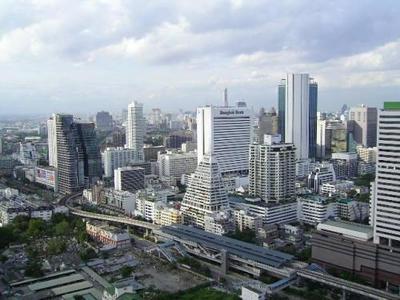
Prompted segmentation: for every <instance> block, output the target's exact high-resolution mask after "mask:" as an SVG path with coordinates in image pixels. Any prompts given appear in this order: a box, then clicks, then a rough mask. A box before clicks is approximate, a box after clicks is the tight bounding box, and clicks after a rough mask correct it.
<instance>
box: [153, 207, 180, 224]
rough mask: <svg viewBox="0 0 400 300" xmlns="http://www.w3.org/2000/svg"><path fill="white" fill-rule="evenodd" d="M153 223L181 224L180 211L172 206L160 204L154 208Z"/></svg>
mask: <svg viewBox="0 0 400 300" xmlns="http://www.w3.org/2000/svg"><path fill="white" fill-rule="evenodd" d="M153 223H155V224H158V225H161V226H169V225H172V224H183V216H182V212H181V211H180V210H179V209H176V208H174V207H168V206H161V205H160V206H159V207H157V208H156V211H155V217H154V220H153Z"/></svg>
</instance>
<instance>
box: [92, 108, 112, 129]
mask: <svg viewBox="0 0 400 300" xmlns="http://www.w3.org/2000/svg"><path fill="white" fill-rule="evenodd" d="M96 128H97V130H99V131H108V130H112V128H113V119H112V116H111V115H110V113H109V112H107V111H100V112H98V113H97V114H96Z"/></svg>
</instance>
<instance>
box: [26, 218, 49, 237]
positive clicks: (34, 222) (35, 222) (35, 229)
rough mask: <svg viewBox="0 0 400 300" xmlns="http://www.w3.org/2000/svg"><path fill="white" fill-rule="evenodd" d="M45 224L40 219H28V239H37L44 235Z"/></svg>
mask: <svg viewBox="0 0 400 300" xmlns="http://www.w3.org/2000/svg"><path fill="white" fill-rule="evenodd" d="M45 231H46V223H45V222H44V221H43V220H42V219H30V220H29V225H28V230H27V234H28V236H29V237H39V236H42V235H44V233H45Z"/></svg>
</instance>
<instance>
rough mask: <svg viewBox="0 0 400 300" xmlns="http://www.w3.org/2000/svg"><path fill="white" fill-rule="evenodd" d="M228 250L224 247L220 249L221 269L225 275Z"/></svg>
mask: <svg viewBox="0 0 400 300" xmlns="http://www.w3.org/2000/svg"><path fill="white" fill-rule="evenodd" d="M228 264H229V262H228V251H226V250H225V249H223V250H222V251H221V271H222V274H224V275H226V273H227V272H228Z"/></svg>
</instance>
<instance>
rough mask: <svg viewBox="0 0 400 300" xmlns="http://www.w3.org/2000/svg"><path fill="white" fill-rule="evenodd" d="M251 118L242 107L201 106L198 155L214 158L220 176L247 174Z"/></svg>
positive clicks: (198, 125) (198, 110) (198, 116)
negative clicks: (210, 155) (209, 155)
mask: <svg viewBox="0 0 400 300" xmlns="http://www.w3.org/2000/svg"><path fill="white" fill-rule="evenodd" d="M250 143H251V115H250V112H249V110H248V109H247V108H246V107H245V106H244V107H243V106H240V107H239V106H228V107H225V106H204V107H199V108H198V109H197V155H198V162H201V161H202V160H203V158H204V156H205V155H208V154H214V155H215V157H216V158H217V160H218V164H219V168H220V170H221V173H223V174H228V173H231V174H233V173H236V174H239V173H247V172H248V169H249V144H250Z"/></svg>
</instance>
